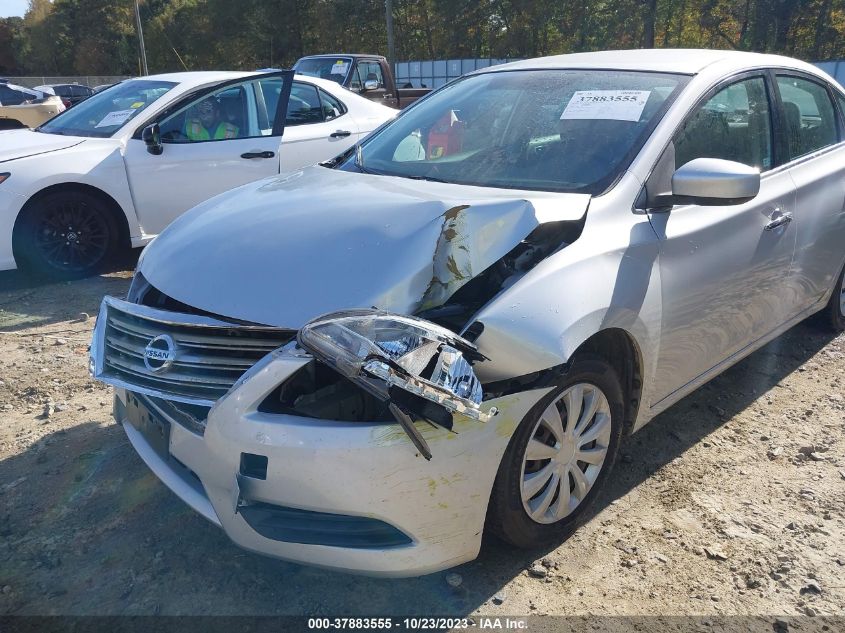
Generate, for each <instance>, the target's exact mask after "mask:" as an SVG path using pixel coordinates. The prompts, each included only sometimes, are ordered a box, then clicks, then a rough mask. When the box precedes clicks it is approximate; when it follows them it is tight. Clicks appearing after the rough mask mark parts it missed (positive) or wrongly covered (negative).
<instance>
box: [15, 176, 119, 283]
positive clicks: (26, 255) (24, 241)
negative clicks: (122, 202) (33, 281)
mask: <svg viewBox="0 0 845 633" xmlns="http://www.w3.org/2000/svg"><path fill="white" fill-rule="evenodd" d="M118 236H119V232H118V226H117V222H116V221H115V218H114V215H113V214H112V212H111V210H110V209H109V207H108V206H107V205H106V204H105V203H104V202H103V201H102V200H100V199H99V198H97V197H95V196H92V195H90V194H88V193H85V192H82V191H57V192H54V193H48V194H46V195H43V196H40V197H39V198H37V199H35V200H32V201H30V202H29V203H27V205H26V207H25V208H24V209H23V211H22V212H21V215H20V217H19V218H18V221H17V223H16V225H15V232H14V240H13V242H14V253H15V259H16V261H17V264H18V267H19V268H21V269H23V270H24V271H26V272H29V273H32V274H35V275H37V276H39V277H47V278H52V279H76V278H79V277H86V276H89V275H92V274H94V273H97V272H99V271H100V270H102V268H103V267H104V266H105V265H106V264H107V263H109V262H110V261H111V260H112V259H113V257H114V255H115V251H116V248H117V245H118Z"/></svg>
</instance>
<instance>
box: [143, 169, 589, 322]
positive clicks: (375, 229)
mask: <svg viewBox="0 0 845 633" xmlns="http://www.w3.org/2000/svg"><path fill="white" fill-rule="evenodd" d="M526 194H530V196H531V197H530V198H527V197H523V196H525V195H526ZM589 200H590V196H588V195H582V194H548V193H537V194H536V195H535V194H534V193H533V192H516V191H507V190H497V189H490V188H481V187H468V186H464V185H451V184H444V183H434V182H427V181H420V180H410V179H406V178H395V177H388V176H375V175H367V174H359V173H349V172H344V171H338V170H331V169H327V168H324V167H309V168H307V169H305V170H303V171H299V172H293V173H290V174H286V175H283V176H280V177H276V178H273V179H269V180H262V181H259V182H256V183H252V184H249V185H246V186H244V187H240V188H238V189H235V190H233V191H230V192H228V193H225V194H223V195H221V196H218V197H216V198H212V199H211V200H209V201H208V202H205V203H203V204H201V205H199V206H198V207H196V208H195V209H193V210H192V211H190V212H188V213H187V214H185V215H183V216H182V217H180V218H179V219H178V220H177V221H176V222H174V223H173V224H172V225H171V226H170V227H168V228H167V230H165V231H164V232H163V233H162V234H161V235H160V236H159V237H157V238H156V239H155V240H154V241H153V242H152V243H151V244H150V245H149V246H148V247H147V249H146V251H145V252H144V254H143V257H142V260H141V262H140V263H139V269H140V271H141V272H142V273H143V275H144V277H145V278H146V279H147V280H148V281H149V282H150V283H151V284H152V285H153V286H155V287H156V288H157V289H159V290H160V291H162V292H164V293H165V294H167V295H168V296H170V297H172V298H174V299H176V300H178V301H181V302H183V303H186V304H188V305H191V306H193V307H195V308H199V309H202V310H206V311H208V312H212V313H214V314H218V315H221V316H226V317H230V318H235V319H240V320H244V321H251V322H255V323H261V324H266V325H274V326H279V327H285V328H292V329H293V328H299V327H301V326H302V325H304V324H305V323H306V322H308V321H309V320H311V319H313V318H314V317H316V316H319V315H320V314H324V313H327V312H331V311H335V310H344V309H349V308H369V307H377V308H380V309H383V310H389V311H392V312H398V313H404V314H413V313H415V312H417V311H418V310H421V309H425V308H428V307H434V306H437V305H441V304H442V303H443V302H444V301H445V300H446V299H448V297H450V296H451V295H452V294H454V292H455V291H456V290H457V289H458V288H460V287H461V286H462V285H463V284H465V283H466V282H467V281H469V280H470V279H472V278H473V277H474V276H476V275H478V274H479V273H481V272H482V271H483V270H485V269H486V268H488V267H489V266H490V265H492V264H493V263H495V262H496V260H498V259H499V258H501V257H503V256H504V255H505V254H507V253H508V252H509V251H510V250H511V249H512V248H513V247H514V246H516V245H517V244H518V243H519V242H520V241H521V240H522V239H524V238H525V237H526V236H527V235H528V234H529V233H530V232H531V231H532V230H533V229H534V228H536V227H537V226H538V225H539V224H541V223H544V222H550V221H556V220H577V219H579V218H581V217H582V216H583V214H584V213H585V211H586V210H587V205H588V203H589Z"/></svg>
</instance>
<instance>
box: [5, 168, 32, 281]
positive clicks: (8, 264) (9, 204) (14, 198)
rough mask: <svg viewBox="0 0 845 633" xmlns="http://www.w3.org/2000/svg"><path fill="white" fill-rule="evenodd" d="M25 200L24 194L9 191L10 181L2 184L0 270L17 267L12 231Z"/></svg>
mask: <svg viewBox="0 0 845 633" xmlns="http://www.w3.org/2000/svg"><path fill="white" fill-rule="evenodd" d="M0 171H3V169H0ZM10 180H11V179H10ZM24 202H26V199H25V198H24V197H23V196H19V195H18V194H16V193H13V192H11V191H9V188H8V182H6V183H3V184H0V270H11V269H13V268H16V267H17V264H15V256H14V254H13V253H12V231H13V229H14V227H15V220H16V219H17V217H18V214H19V213H20V210H21V208H22V207H23V205H24Z"/></svg>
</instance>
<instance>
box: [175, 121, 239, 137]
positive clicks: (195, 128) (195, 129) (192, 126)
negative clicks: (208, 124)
mask: <svg viewBox="0 0 845 633" xmlns="http://www.w3.org/2000/svg"><path fill="white" fill-rule="evenodd" d="M238 131H239V130H238V126H237V125H232V124H231V123H226V122H225V121H221V122H220V123H219V124H218V125H217V129H216V130H214V136H213V137H212V136H211V134H210V133H209V131H208V130H207V129H205V126H204V125H203V124H202V122H201V121H199V120H198V119H189V120H188V121H187V122H186V123H185V135H186V136H187V137H188V138H189V139H191V140H192V141H210V140H211V139H212V138H213V139H214V140H215V141H220V140H223V139H228V138H238Z"/></svg>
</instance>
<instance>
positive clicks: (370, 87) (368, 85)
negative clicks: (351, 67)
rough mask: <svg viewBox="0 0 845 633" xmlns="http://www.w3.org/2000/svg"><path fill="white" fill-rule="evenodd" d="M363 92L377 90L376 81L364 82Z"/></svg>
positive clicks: (368, 80)
mask: <svg viewBox="0 0 845 633" xmlns="http://www.w3.org/2000/svg"><path fill="white" fill-rule="evenodd" d="M364 90H378V81H376V80H375V79H367V81H365V82H364Z"/></svg>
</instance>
